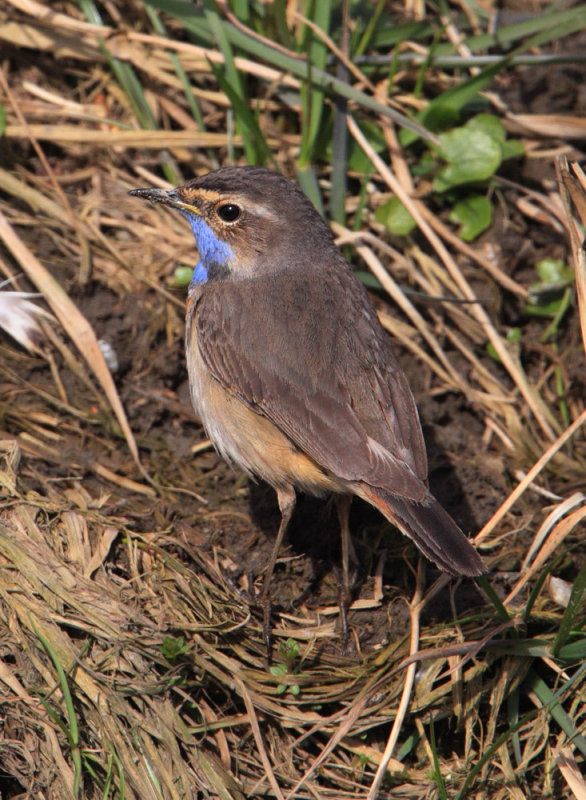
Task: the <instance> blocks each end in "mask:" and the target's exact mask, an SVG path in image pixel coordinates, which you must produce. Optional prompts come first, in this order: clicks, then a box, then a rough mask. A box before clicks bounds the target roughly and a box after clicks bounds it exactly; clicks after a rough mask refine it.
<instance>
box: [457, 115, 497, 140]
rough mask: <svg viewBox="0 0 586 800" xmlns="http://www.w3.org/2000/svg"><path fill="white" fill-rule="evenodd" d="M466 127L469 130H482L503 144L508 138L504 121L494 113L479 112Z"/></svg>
mask: <svg viewBox="0 0 586 800" xmlns="http://www.w3.org/2000/svg"><path fill="white" fill-rule="evenodd" d="M464 127H465V128H466V129H467V130H469V131H482V133H486V135H487V136H490V138H491V139H494V141H495V142H500V143H501V144H502V143H503V142H504V141H505V139H506V138H507V133H506V131H505V129H504V127H503V124H502V122H501V121H500V119H499V118H498V117H495V116H494V115H493V114H477V115H476V116H475V117H472V119H471V120H470V121H469V122H467V123H466V125H465V126H464Z"/></svg>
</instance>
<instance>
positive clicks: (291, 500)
mask: <svg viewBox="0 0 586 800" xmlns="http://www.w3.org/2000/svg"><path fill="white" fill-rule="evenodd" d="M277 502H278V503H279V510H280V512H281V524H280V525H279V530H278V532H277V538H276V539H275V543H274V545H273V551H272V553H271V558H270V561H269V563H268V567H267V571H266V574H265V581H264V584H263V587H262V592H261V595H260V599H261V604H262V608H263V617H264V619H263V633H264V637H265V642H266V646H267V653H268V656H269V659H270V654H271V595H270V591H269V589H270V585H271V577H272V575H273V571H274V569H275V564H276V562H277V557H278V555H279V550H280V549H281V544H282V543H283V539H284V537H285V533H286V531H287V528H288V527H289V522H290V520H291V517H292V516H293V511H294V510H295V489H294V488H293V487H292V486H287V487H286V488H284V489H283V488H280V489H277Z"/></svg>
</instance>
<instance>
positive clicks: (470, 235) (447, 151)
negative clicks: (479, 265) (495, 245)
mask: <svg viewBox="0 0 586 800" xmlns="http://www.w3.org/2000/svg"><path fill="white" fill-rule="evenodd" d="M437 141H438V144H437V145H431V147H430V149H429V150H427V151H426V152H425V153H424V154H423V155H422V156H421V159H420V161H419V163H418V164H417V166H416V167H415V168H414V169H413V172H414V173H417V174H419V175H429V176H433V177H432V193H433V196H434V199H435V200H436V202H438V203H439V204H440V205H442V206H445V205H446V204H447V205H449V206H451V211H450V215H449V219H450V221H451V222H454V223H456V224H458V225H459V226H460V227H459V231H458V233H459V235H460V237H461V238H462V239H464V241H466V242H471V241H473V240H474V239H476V238H477V237H478V236H479V235H480V234H481V233H482V232H483V231H485V230H486V229H487V228H488V227H489V226H490V224H491V222H492V204H491V201H490V199H489V198H488V197H487V192H488V190H489V188H490V181H491V179H492V178H493V177H494V175H495V174H496V172H497V170H498V169H499V167H500V165H501V164H502V162H503V161H504V160H505V159H508V158H515V157H518V156H521V155H523V153H524V149H523V145H522V144H521V142H519V141H516V140H508V139H507V138H506V131H505V129H504V127H503V125H502V124H501V121H500V120H499V119H498V118H497V117H495V116H493V115H491V114H477V115H476V116H474V117H472V119H470V120H468V122H466V124H465V125H461V126H459V127H455V128H451V129H450V130H447V131H444V132H442V133H439V134H438V135H437ZM375 218H376V220H377V221H378V222H380V223H381V224H383V225H384V226H385V227H386V228H387V230H389V231H390V233H393V234H395V235H396V236H406V235H408V234H409V233H411V231H412V230H413V229H414V228H415V226H416V222H415V220H414V219H413V217H412V216H411V214H410V213H409V211H407V209H406V208H405V206H404V205H403V204H402V203H401V201H400V200H399V199H398V198H397V197H392V198H391V199H390V200H387V202H385V203H383V204H382V205H381V206H379V208H377V210H376V212H375Z"/></svg>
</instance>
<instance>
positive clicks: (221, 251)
mask: <svg viewBox="0 0 586 800" xmlns="http://www.w3.org/2000/svg"><path fill="white" fill-rule="evenodd" d="M178 210H179V211H180V212H181V214H183V216H184V217H185V219H186V220H187V221H188V222H189V224H190V225H191V230H192V231H193V235H194V236H195V243H196V245H197V249H198V250H199V261H198V262H197V264H196V267H195V269H194V271H193V277H192V278H191V284H190V285H191V286H197V285H198V284H200V283H205V282H206V281H207V280H208V278H209V276H210V271H211V270H212V269H213V267H226V266H227V264H228V262H229V261H231V260H232V258H233V257H234V252H233V250H232V248H231V247H230V246H229V245H228V244H226V242H223V241H222V240H221V239H218V237H217V236H216V235H215V233H214V232H213V231H212V229H211V228H210V226H209V225H208V224H207V222H206V221H205V220H204V219H203V218H202V217H200V216H199V215H198V214H193V213H190V212H189V211H187V210H185V209H182V208H180V209H178Z"/></svg>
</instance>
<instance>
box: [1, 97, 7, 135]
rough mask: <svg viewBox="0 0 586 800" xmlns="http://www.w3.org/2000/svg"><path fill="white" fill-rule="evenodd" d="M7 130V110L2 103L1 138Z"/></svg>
mask: <svg viewBox="0 0 586 800" xmlns="http://www.w3.org/2000/svg"><path fill="white" fill-rule="evenodd" d="M5 130H6V109H5V108H4V106H3V105H2V103H0V136H2V134H3V133H4V131H5Z"/></svg>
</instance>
